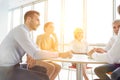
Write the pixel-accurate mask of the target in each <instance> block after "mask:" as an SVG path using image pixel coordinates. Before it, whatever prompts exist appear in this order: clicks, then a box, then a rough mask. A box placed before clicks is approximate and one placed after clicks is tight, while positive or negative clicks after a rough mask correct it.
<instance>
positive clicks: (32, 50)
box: [14, 29, 58, 59]
mask: <svg viewBox="0 0 120 80" xmlns="http://www.w3.org/2000/svg"><path fill="white" fill-rule="evenodd" d="M14 37H15V40H16V41H17V42H18V44H19V45H20V46H21V47H22V48H23V50H24V51H25V52H26V53H28V54H29V55H30V56H32V57H33V58H34V59H41V58H42V59H43V58H50V57H57V56H58V54H57V52H56V53H54V52H49V51H42V50H40V49H39V47H38V46H37V45H36V44H35V43H34V42H33V40H32V39H31V38H30V35H29V33H28V32H27V31H25V30H22V29H18V30H16V31H15V34H14Z"/></svg>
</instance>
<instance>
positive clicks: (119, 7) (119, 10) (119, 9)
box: [117, 5, 120, 14]
mask: <svg viewBox="0 0 120 80" xmlns="http://www.w3.org/2000/svg"><path fill="white" fill-rule="evenodd" d="M117 10H118V14H120V5H119V6H118V7H117Z"/></svg>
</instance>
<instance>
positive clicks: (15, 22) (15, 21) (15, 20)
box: [13, 8, 20, 27]
mask: <svg viewBox="0 0 120 80" xmlns="http://www.w3.org/2000/svg"><path fill="white" fill-rule="evenodd" d="M19 24H20V8H18V9H15V10H14V11H13V27H16V26H18V25H19Z"/></svg>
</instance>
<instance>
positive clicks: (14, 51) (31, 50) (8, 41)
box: [0, 24, 58, 66]
mask: <svg viewBox="0 0 120 80" xmlns="http://www.w3.org/2000/svg"><path fill="white" fill-rule="evenodd" d="M25 53H28V54H29V55H31V56H32V57H33V58H34V59H43V58H50V57H58V54H57V52H48V51H44V50H40V49H39V48H38V46H37V45H36V44H35V43H34V42H33V40H32V39H31V37H30V31H29V29H28V28H27V27H26V26H25V25H24V24H23V25H19V26H18V27H15V28H14V29H13V30H11V31H10V32H9V33H8V35H7V36H6V37H5V39H4V40H3V41H2V43H1V44H0V66H13V65H15V64H17V63H20V62H21V61H22V57H23V56H24V54H25Z"/></svg>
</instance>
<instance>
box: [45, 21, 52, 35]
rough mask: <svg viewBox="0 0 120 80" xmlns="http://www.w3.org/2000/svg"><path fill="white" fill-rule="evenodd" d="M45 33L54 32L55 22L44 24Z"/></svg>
mask: <svg viewBox="0 0 120 80" xmlns="http://www.w3.org/2000/svg"><path fill="white" fill-rule="evenodd" d="M44 32H46V33H48V34H51V33H53V32H54V23H53V22H47V23H45V24H44Z"/></svg>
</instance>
